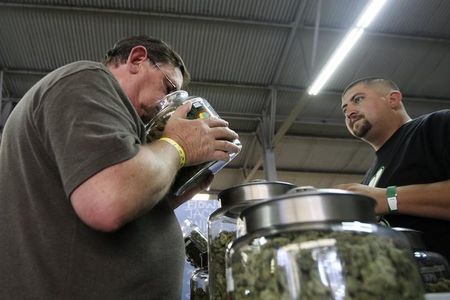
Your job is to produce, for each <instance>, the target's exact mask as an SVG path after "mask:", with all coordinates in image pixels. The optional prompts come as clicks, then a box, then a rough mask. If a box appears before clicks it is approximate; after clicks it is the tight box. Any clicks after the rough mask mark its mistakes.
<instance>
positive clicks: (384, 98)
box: [337, 78, 450, 260]
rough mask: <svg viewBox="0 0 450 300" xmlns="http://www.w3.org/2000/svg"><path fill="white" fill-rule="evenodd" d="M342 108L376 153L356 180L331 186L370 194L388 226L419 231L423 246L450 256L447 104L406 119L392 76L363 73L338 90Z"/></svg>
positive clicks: (350, 125) (348, 121) (449, 121)
mask: <svg viewBox="0 0 450 300" xmlns="http://www.w3.org/2000/svg"><path fill="white" fill-rule="evenodd" d="M342 111H343V113H344V115H345V123H346V126H347V128H348V130H349V131H350V133H351V134H352V135H353V136H355V137H357V138H360V139H361V140H363V141H365V142H367V143H368V144H369V145H371V146H372V148H373V149H374V150H375V152H376V159H375V161H374V163H373V164H372V166H371V168H370V169H369V170H368V171H367V173H366V175H365V177H364V179H363V181H362V184H358V183H349V184H341V185H338V186H337V187H338V188H341V189H346V190H349V191H353V192H357V193H362V194H365V195H368V196H370V197H372V198H374V199H375V200H376V207H375V210H376V213H377V214H378V215H380V216H384V218H385V219H386V220H387V221H388V223H389V225H390V226H392V227H406V228H411V229H415V230H419V231H422V232H423V238H424V241H425V244H426V247H427V249H428V250H430V251H435V252H438V253H440V254H442V255H444V256H445V257H446V258H447V260H450V246H449V244H450V243H449V241H450V110H442V111H437V112H434V113H431V114H428V115H425V116H421V117H418V118H416V119H411V118H410V117H409V115H408V113H407V112H406V110H405V107H404V105H403V103H402V93H401V92H400V90H399V88H398V87H397V85H396V84H395V83H394V82H392V81H390V80H386V79H381V78H365V79H361V80H358V81H355V82H353V83H351V84H350V85H349V86H348V87H347V88H346V89H345V90H344V92H343V94H342Z"/></svg>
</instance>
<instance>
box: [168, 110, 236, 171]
mask: <svg viewBox="0 0 450 300" xmlns="http://www.w3.org/2000/svg"><path fill="white" fill-rule="evenodd" d="M191 107H192V103H185V104H183V105H182V106H180V107H178V108H177V109H176V110H175V112H174V113H173V114H172V116H171V117H170V119H169V120H168V122H167V124H166V126H165V128H164V132H163V136H165V137H169V138H171V139H173V140H174V141H176V142H177V143H178V144H179V145H180V146H181V147H182V148H183V149H184V152H185V154H186V165H187V166H189V165H198V164H200V163H203V162H206V161H213V160H224V161H227V160H228V159H229V154H230V153H237V152H239V150H240V148H239V147H238V146H236V145H235V144H234V143H232V142H231V141H233V140H235V139H237V138H238V137H239V136H238V135H237V133H236V132H234V131H233V130H231V129H230V128H228V122H227V121H225V120H222V119H219V118H215V117H211V118H207V119H195V120H189V119H187V118H186V116H187V113H188V112H189V111H190V109H191Z"/></svg>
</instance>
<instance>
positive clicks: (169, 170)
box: [70, 105, 239, 231]
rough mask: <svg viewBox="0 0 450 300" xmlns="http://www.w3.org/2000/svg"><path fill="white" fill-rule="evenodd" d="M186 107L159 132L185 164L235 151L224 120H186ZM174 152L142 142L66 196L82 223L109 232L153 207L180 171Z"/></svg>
mask: <svg viewBox="0 0 450 300" xmlns="http://www.w3.org/2000/svg"><path fill="white" fill-rule="evenodd" d="M189 109H190V105H183V106H181V107H179V108H178V109H177V110H176V111H175V112H174V114H173V115H172V117H171V118H170V119H169V121H168V123H167V125H166V129H165V130H164V133H163V135H164V136H167V137H170V138H172V139H174V140H175V141H176V142H177V143H179V144H180V145H181V146H182V148H183V149H184V151H185V153H186V158H187V164H188V165H195V164H199V163H201V162H204V161H210V160H219V159H226V158H228V154H227V153H232V152H236V151H238V150H239V148H238V147H237V146H235V145H234V144H233V143H231V142H228V141H227V140H233V139H235V138H237V134H236V133H235V132H234V131H232V130H230V129H229V128H228V127H227V126H228V123H227V122H226V121H224V120H220V119H216V118H212V119H196V120H187V119H185V116H186V114H187V112H188V111H189ZM179 164H180V158H179V155H178V152H177V150H176V149H175V147H173V146H172V145H171V144H169V143H166V142H164V141H156V142H153V143H151V144H147V145H142V146H140V147H139V151H138V153H137V155H136V156H134V157H133V158H131V159H129V160H126V161H123V162H121V163H118V164H115V165H112V166H110V167H108V168H105V169H103V170H102V171H100V172H98V173H97V174H95V175H93V176H92V177H90V178H88V179H87V180H86V181H84V182H83V183H82V184H81V185H79V186H78V187H77V188H76V189H75V190H74V191H73V192H72V194H71V197H70V198H71V202H72V205H73V207H74V209H75V212H76V213H77V215H78V216H79V217H80V218H81V219H82V220H83V222H85V223H86V224H87V225H89V226H91V227H92V228H94V229H97V230H101V231H114V230H117V229H119V228H120V227H121V226H123V225H124V224H126V223H127V222H129V221H131V220H133V219H134V218H136V217H139V216H140V215H142V214H144V213H145V212H147V211H148V210H150V209H151V208H152V207H154V206H155V205H156V204H157V203H158V202H159V201H160V200H161V199H163V197H164V196H165V195H166V194H167V192H168V190H169V188H170V186H171V184H172V182H173V180H174V178H175V175H176V173H177V171H178V169H179Z"/></svg>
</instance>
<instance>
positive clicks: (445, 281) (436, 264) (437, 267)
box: [392, 227, 450, 293]
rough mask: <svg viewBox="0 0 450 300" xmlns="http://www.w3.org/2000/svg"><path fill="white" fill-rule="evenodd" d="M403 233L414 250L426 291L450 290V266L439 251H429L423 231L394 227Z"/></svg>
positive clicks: (439, 291)
mask: <svg viewBox="0 0 450 300" xmlns="http://www.w3.org/2000/svg"><path fill="white" fill-rule="evenodd" d="M392 229H394V230H395V231H399V232H401V233H403V234H404V235H405V236H406V238H407V239H408V242H409V244H410V246H411V248H412V250H413V252H414V258H415V260H416V263H417V265H418V267H419V272H420V275H421V277H422V281H423V284H424V286H425V291H426V292H428V293H443V292H450V267H449V264H448V262H447V260H446V259H445V258H444V257H443V256H442V255H440V254H439V253H436V252H432V251H428V250H427V249H426V247H425V243H424V241H423V238H422V232H421V231H418V230H414V229H410V228H401V227H394V228H392Z"/></svg>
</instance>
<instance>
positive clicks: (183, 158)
mask: <svg viewBox="0 0 450 300" xmlns="http://www.w3.org/2000/svg"><path fill="white" fill-rule="evenodd" d="M159 140H160V141H165V142H167V143H169V144H171V145H172V146H174V147H175V149H177V152H178V156H179V157H180V168H181V167H183V166H184V164H185V163H186V154H185V153H184V150H183V148H182V147H181V146H180V145H179V144H178V143H177V142H175V141H174V140H172V139H171V138H168V137H162V138H160V139H159Z"/></svg>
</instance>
